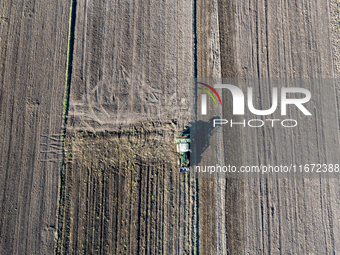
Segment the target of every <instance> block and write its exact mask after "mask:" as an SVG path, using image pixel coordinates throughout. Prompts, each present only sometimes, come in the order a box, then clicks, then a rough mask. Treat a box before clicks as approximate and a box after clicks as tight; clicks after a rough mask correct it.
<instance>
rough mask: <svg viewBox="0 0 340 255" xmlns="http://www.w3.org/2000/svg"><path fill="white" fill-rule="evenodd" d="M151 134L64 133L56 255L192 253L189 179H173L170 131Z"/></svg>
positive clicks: (144, 129) (144, 130) (138, 130)
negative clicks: (63, 166)
mask: <svg viewBox="0 0 340 255" xmlns="http://www.w3.org/2000/svg"><path fill="white" fill-rule="evenodd" d="M150 126H152V127H151V128H150ZM150 126H149V125H147V124H146V126H145V125H141V126H139V127H136V126H132V125H131V126H130V128H129V129H127V130H124V131H118V132H111V133H109V132H104V133H101V132H99V133H98V132H97V133H88V132H83V133H79V132H68V133H67V136H66V144H67V147H66V148H65V153H66V162H67V163H66V168H65V170H64V171H63V174H62V191H61V194H60V195H61V200H60V213H59V226H58V227H59V234H60V236H59V238H58V254H70V253H73V252H74V253H76V254H103V253H106V254H169V253H176V254H178V253H180V254H186V253H189V252H190V251H191V248H192V247H193V246H194V245H195V241H196V237H195V235H194V233H195V231H196V230H195V228H194V226H195V225H196V220H197V218H196V215H195V211H193V210H192V209H193V208H194V201H195V194H194V192H193V191H192V185H194V179H193V178H191V179H190V178H189V175H187V174H180V173H179V171H178V166H177V158H178V154H177V152H176V148H175V145H174V143H173V139H174V137H173V132H172V131H173V129H171V128H170V127H172V125H170V126H168V127H169V128H167V125H164V124H160V123H158V124H156V126H158V128H157V127H155V123H150Z"/></svg>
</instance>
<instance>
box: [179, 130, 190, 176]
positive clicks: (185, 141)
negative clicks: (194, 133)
mask: <svg viewBox="0 0 340 255" xmlns="http://www.w3.org/2000/svg"><path fill="white" fill-rule="evenodd" d="M190 142H191V139H190V134H181V135H179V134H177V135H175V143H176V146H177V152H179V153H180V154H181V156H180V158H179V159H178V165H179V171H180V172H181V173H187V172H189V160H190V152H191V151H190Z"/></svg>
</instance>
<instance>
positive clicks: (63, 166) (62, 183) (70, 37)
mask: <svg viewBox="0 0 340 255" xmlns="http://www.w3.org/2000/svg"><path fill="white" fill-rule="evenodd" d="M75 7H76V1H75V0H72V1H71V6H70V19H69V32H68V45H67V62H66V81H65V95H64V109H63V124H62V125H63V128H62V144H63V158H62V161H61V166H60V175H59V201H58V215H57V217H58V228H57V236H58V239H57V245H56V253H57V254H60V253H61V246H62V244H61V243H60V241H61V240H62V238H61V237H62V230H63V229H62V228H63V226H62V224H61V223H60V222H62V218H63V208H64V206H65V199H64V196H65V172H66V163H65V157H66V155H65V137H66V122H67V114H68V106H69V95H70V84H71V73H72V55H73V45H74V25H75V12H76V8H75Z"/></svg>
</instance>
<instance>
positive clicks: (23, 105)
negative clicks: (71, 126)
mask: <svg viewBox="0 0 340 255" xmlns="http://www.w3.org/2000/svg"><path fill="white" fill-rule="evenodd" d="M69 10H70V5H69V2H68V1H59V0H57V1H50V0H47V1H0V62H1V64H0V128H1V132H0V141H1V142H0V254H53V253H54V251H55V236H56V234H55V233H56V230H57V225H56V224H57V222H56V213H57V208H58V182H59V172H60V161H61V158H62V151H63V150H62V148H63V147H62V146H63V144H62V139H61V129H62V115H63V99H64V93H65V71H66V56H67V38H68V27H69V25H68V23H69V22H68V21H69Z"/></svg>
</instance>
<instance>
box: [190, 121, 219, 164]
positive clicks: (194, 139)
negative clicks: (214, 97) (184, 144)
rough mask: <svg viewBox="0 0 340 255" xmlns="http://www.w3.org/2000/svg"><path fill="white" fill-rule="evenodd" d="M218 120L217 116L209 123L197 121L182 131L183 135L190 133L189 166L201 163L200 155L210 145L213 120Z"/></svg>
mask: <svg viewBox="0 0 340 255" xmlns="http://www.w3.org/2000/svg"><path fill="white" fill-rule="evenodd" d="M219 118H220V117H219V116H214V117H212V118H211V119H210V120H209V121H203V120H198V121H195V122H191V123H190V126H189V127H187V128H186V129H185V130H184V133H190V136H191V154H190V162H191V165H198V164H199V163H201V161H202V154H203V153H204V151H205V150H206V149H207V148H209V146H210V145H211V143H210V139H211V137H212V135H213V129H214V127H213V120H214V119H219Z"/></svg>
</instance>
